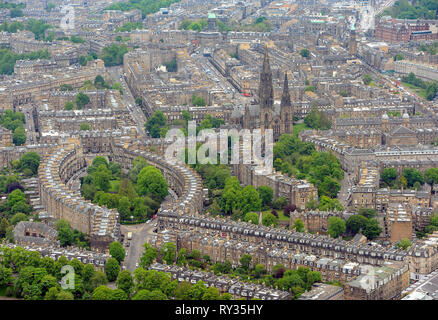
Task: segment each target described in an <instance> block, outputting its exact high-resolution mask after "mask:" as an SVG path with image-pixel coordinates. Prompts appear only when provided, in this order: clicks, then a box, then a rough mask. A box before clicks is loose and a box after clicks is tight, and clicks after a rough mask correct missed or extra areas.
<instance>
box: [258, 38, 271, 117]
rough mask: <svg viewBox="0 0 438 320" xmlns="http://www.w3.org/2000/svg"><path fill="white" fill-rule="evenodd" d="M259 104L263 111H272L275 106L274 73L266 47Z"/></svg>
mask: <svg viewBox="0 0 438 320" xmlns="http://www.w3.org/2000/svg"><path fill="white" fill-rule="evenodd" d="M259 103H260V108H261V109H266V108H267V109H271V108H272V107H273V105H274V88H273V86H272V72H271V67H270V65H269V57H268V47H267V46H265V56H264V59H263V67H262V72H261V73H260V85H259Z"/></svg>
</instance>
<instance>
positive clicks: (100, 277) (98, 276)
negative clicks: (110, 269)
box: [89, 270, 108, 291]
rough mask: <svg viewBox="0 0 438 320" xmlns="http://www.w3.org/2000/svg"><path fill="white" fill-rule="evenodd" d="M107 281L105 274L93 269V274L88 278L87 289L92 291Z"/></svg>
mask: <svg viewBox="0 0 438 320" xmlns="http://www.w3.org/2000/svg"><path fill="white" fill-rule="evenodd" d="M107 283H108V278H107V277H106V274H105V273H104V272H102V271H99V270H97V271H95V272H94V274H93V275H92V276H91V278H90V284H89V289H90V290H89V291H93V290H94V289H96V288H97V287H99V286H104V285H106V284H107Z"/></svg>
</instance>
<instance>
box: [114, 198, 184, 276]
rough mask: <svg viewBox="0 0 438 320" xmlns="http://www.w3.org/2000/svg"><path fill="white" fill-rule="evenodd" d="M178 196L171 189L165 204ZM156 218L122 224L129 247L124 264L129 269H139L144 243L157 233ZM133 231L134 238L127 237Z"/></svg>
mask: <svg viewBox="0 0 438 320" xmlns="http://www.w3.org/2000/svg"><path fill="white" fill-rule="evenodd" d="M176 198H177V195H176V194H175V192H174V191H173V190H171V189H169V195H168V196H167V197H166V199H165V200H164V202H163V204H165V203H166V202H169V201H173V200H174V199H176ZM156 224H157V222H156V220H153V221H151V222H150V223H142V224H137V225H122V226H121V231H122V233H123V234H125V243H124V245H125V248H126V249H127V252H126V258H125V261H124V263H123V266H124V267H126V269H127V270H129V271H134V270H135V269H137V263H139V261H140V257H141V255H142V254H143V245H144V244H145V243H146V242H149V241H150V240H151V239H152V238H153V237H154V236H155V235H156V234H155V233H154V232H153V230H154V229H155V227H156ZM128 232H132V240H131V241H129V240H127V239H126V234H127V233H128ZM128 241H129V242H130V246H129V247H126V242H128Z"/></svg>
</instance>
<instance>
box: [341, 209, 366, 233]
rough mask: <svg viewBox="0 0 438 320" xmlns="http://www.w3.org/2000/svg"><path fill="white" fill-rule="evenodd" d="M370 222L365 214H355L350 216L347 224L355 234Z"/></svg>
mask: <svg viewBox="0 0 438 320" xmlns="http://www.w3.org/2000/svg"><path fill="white" fill-rule="evenodd" d="M367 222H368V218H366V217H365V216H363V215H360V214H355V215H352V216H350V217H349V218H348V220H347V223H346V226H347V228H348V230H350V231H351V232H352V233H353V234H356V233H358V232H360V231H361V230H362V231H363V230H364V229H365V227H366V224H367Z"/></svg>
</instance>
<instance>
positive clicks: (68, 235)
mask: <svg viewBox="0 0 438 320" xmlns="http://www.w3.org/2000/svg"><path fill="white" fill-rule="evenodd" d="M58 240H59V242H60V244H61V247H67V246H70V245H71V244H72V243H73V240H74V237H73V230H72V229H71V228H70V227H68V228H65V227H63V228H61V229H59V230H58Z"/></svg>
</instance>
